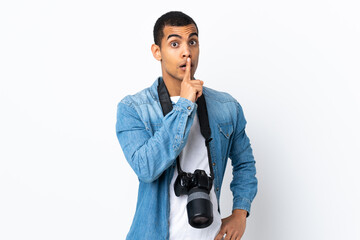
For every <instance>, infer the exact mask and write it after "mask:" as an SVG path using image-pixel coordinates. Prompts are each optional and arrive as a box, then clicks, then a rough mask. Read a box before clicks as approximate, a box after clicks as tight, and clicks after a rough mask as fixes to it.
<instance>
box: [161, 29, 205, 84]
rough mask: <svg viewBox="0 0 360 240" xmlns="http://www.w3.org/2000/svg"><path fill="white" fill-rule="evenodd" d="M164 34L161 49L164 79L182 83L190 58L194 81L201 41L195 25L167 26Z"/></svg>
mask: <svg viewBox="0 0 360 240" xmlns="http://www.w3.org/2000/svg"><path fill="white" fill-rule="evenodd" d="M163 32H164V37H163V39H162V40H161V48H160V52H161V66H162V74H163V77H164V78H172V79H176V80H179V81H182V80H183V78H184V74H185V64H186V59H187V58H188V57H190V58H191V78H192V79H193V78H194V74H195V71H196V68H197V64H198V60H199V39H198V34H197V30H196V27H195V25H194V24H190V25H187V26H182V27H175V26H165V27H164V30H163Z"/></svg>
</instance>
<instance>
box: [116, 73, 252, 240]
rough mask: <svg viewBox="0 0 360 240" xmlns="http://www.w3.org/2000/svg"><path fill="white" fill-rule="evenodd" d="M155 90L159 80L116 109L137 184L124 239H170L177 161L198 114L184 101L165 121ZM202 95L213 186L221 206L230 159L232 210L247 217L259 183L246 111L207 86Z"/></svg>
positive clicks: (121, 140)
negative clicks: (134, 204)
mask: <svg viewBox="0 0 360 240" xmlns="http://www.w3.org/2000/svg"><path fill="white" fill-rule="evenodd" d="M157 85H158V79H157V80H156V81H155V82H154V83H153V85H152V86H151V87H149V88H146V89H144V90H142V91H140V92H138V93H136V94H135V95H128V96H126V97H125V98H123V99H122V100H121V101H120V103H119V104H118V107H117V122H116V134H117V137H118V140H119V143H120V145H121V148H122V150H123V152H124V155H125V158H126V160H127V161H128V163H129V164H130V166H131V168H132V169H133V170H134V172H135V173H136V175H137V176H138V179H139V190H138V199H137V205H136V212H135V216H134V219H133V222H132V225H131V228H130V231H129V233H128V235H127V238H126V239H129V240H137V239H144V240H148V239H149V240H155V239H156V240H165V239H166V240H167V239H169V226H168V219H169V213H170V203H169V184H170V181H171V179H172V176H173V174H174V169H175V167H176V157H177V156H178V155H179V154H180V152H181V150H182V149H183V148H184V146H185V144H186V141H187V138H188V135H189V131H190V128H191V125H192V123H193V119H194V116H195V114H196V110H197V104H196V103H193V102H191V101H190V100H188V99H185V98H180V99H179V100H178V102H177V103H176V104H175V105H174V107H173V109H172V111H171V112H169V113H168V114H167V115H166V116H165V117H164V116H163V113H162V110H161V106H160V102H159V98H158V93H157ZM203 94H204V96H205V98H206V105H207V109H208V115H209V123H210V128H211V137H212V138H213V140H212V141H211V142H210V152H211V157H212V162H213V169H214V175H215V179H214V186H213V187H214V190H215V193H216V197H217V199H218V203H219V206H220V202H219V200H220V191H221V184H222V181H223V177H224V173H225V167H226V163H227V160H228V158H230V159H231V163H232V167H233V180H232V182H231V184H230V189H231V191H232V192H233V209H245V210H246V211H247V212H248V215H249V214H250V206H251V202H252V200H253V199H254V197H255V195H256V193H257V179H256V177H255V174H256V169H255V160H254V157H253V154H252V149H251V146H250V141H249V138H248V137H247V135H246V133H245V125H246V120H245V117H244V114H243V111H242V108H241V106H240V104H239V103H238V102H237V101H236V100H235V99H234V98H233V97H231V96H230V95H229V94H227V93H224V92H219V91H215V90H213V89H210V88H207V87H203ZM204 144H205V143H204ZM170 187H172V186H170Z"/></svg>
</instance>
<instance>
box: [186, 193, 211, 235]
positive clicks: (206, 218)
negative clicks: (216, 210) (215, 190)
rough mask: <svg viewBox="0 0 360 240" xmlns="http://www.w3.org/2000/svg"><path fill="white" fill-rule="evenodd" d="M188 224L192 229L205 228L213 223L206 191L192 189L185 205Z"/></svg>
mask: <svg viewBox="0 0 360 240" xmlns="http://www.w3.org/2000/svg"><path fill="white" fill-rule="evenodd" d="M186 209H187V213H188V220H189V224H190V225H191V226H192V227H194V228H206V227H208V226H210V225H211V223H212V222H213V206H212V203H211V201H210V196H209V194H208V193H207V192H206V190H204V189H201V188H193V189H191V190H190V192H189V197H188V201H187V205H186Z"/></svg>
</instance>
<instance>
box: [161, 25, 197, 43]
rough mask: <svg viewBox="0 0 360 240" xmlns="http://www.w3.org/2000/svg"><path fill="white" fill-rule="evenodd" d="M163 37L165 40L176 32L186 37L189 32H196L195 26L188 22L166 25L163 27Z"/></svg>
mask: <svg viewBox="0 0 360 240" xmlns="http://www.w3.org/2000/svg"><path fill="white" fill-rule="evenodd" d="M163 31H164V39H165V41H166V40H167V38H168V36H169V35H171V34H177V35H179V36H181V37H184V38H187V37H188V36H189V35H190V34H191V33H197V30H196V27H195V25H194V24H189V25H186V26H181V27H178V26H168V25H166V26H165V27H164V30H163Z"/></svg>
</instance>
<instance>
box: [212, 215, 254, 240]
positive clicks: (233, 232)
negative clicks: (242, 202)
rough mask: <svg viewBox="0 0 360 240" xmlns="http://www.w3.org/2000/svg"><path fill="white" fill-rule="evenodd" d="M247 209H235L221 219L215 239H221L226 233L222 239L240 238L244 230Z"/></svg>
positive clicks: (235, 239) (237, 239)
mask: <svg viewBox="0 0 360 240" xmlns="http://www.w3.org/2000/svg"><path fill="white" fill-rule="evenodd" d="M246 215H247V211H246V210H242V209H235V210H234V211H233V213H232V214H231V215H230V216H229V217H227V218H224V219H222V220H221V221H222V224H221V228H220V232H219V234H218V235H216V237H215V240H221V239H223V238H222V237H223V236H224V234H225V233H226V237H225V238H224V240H240V239H241V237H242V236H243V234H244V232H245V227H246Z"/></svg>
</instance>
